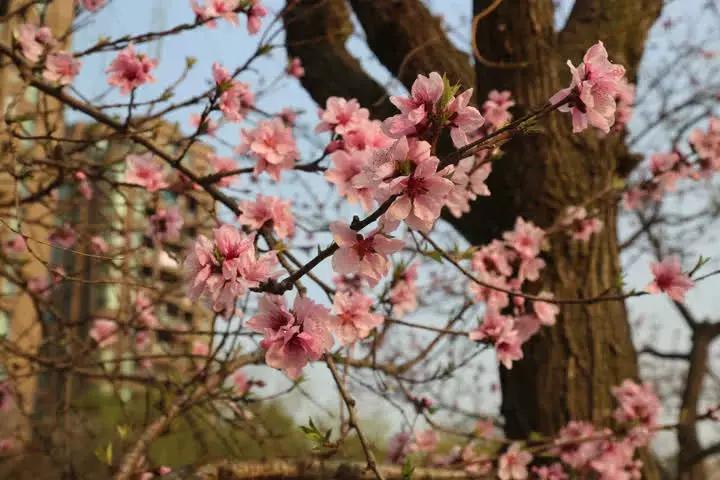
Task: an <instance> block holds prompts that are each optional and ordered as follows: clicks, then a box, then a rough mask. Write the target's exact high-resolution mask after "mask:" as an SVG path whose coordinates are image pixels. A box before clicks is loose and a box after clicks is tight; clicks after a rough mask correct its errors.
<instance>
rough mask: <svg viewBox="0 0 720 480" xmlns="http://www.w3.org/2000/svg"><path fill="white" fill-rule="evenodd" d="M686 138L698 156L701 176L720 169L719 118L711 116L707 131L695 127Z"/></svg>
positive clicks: (707, 175) (706, 175)
mask: <svg viewBox="0 0 720 480" xmlns="http://www.w3.org/2000/svg"><path fill="white" fill-rule="evenodd" d="M688 140H689V142H690V145H691V146H692V148H693V150H694V151H695V153H697V156H698V157H699V163H700V166H701V174H702V175H703V176H705V177H709V176H710V175H712V174H713V173H715V172H717V171H720V118H718V117H711V118H710V122H709V123H708V129H707V131H703V130H701V129H699V128H696V129H695V130H693V131H692V132H691V133H690V136H689V137H688Z"/></svg>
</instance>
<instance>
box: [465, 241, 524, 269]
mask: <svg viewBox="0 0 720 480" xmlns="http://www.w3.org/2000/svg"><path fill="white" fill-rule="evenodd" d="M515 256H516V255H515V252H514V251H512V250H510V249H509V248H507V247H506V246H505V244H504V243H503V242H502V241H500V240H493V241H492V242H490V243H489V244H488V245H485V246H484V247H481V248H480V249H479V250H477V251H476V252H475V253H473V257H472V267H473V270H475V271H477V272H483V273H489V274H492V275H498V276H502V277H509V276H510V275H512V273H513V269H512V266H511V263H512V262H513V261H514V259H515Z"/></svg>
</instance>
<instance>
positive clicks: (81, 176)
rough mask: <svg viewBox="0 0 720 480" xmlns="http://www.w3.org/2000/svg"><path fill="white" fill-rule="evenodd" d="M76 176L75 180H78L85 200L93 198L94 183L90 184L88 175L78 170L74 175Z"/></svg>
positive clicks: (78, 186) (78, 185) (79, 189)
mask: <svg viewBox="0 0 720 480" xmlns="http://www.w3.org/2000/svg"><path fill="white" fill-rule="evenodd" d="M73 176H74V177H75V180H77V182H78V183H77V188H78V191H79V192H80V195H82V196H83V198H85V200H92V197H93V189H92V185H90V182H89V181H88V179H87V175H86V174H85V172H83V171H82V170H78V171H77V172H75V174H74V175H73Z"/></svg>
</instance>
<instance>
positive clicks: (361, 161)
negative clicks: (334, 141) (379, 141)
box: [325, 150, 375, 211]
mask: <svg viewBox="0 0 720 480" xmlns="http://www.w3.org/2000/svg"><path fill="white" fill-rule="evenodd" d="M372 155H373V153H372V151H370V150H357V151H351V152H346V151H344V150H338V151H336V152H335V153H333V154H332V155H331V157H330V160H331V161H332V164H333V167H332V168H330V169H328V170H327V171H326V172H325V179H326V180H327V181H328V182H330V183H333V184H335V186H336V187H337V189H338V193H339V194H340V195H342V196H343V197H346V198H347V200H348V202H350V203H353V204H354V203H360V205H361V206H362V207H363V209H365V210H366V211H369V210H370V209H371V208H372V207H373V205H374V204H375V201H374V198H373V196H374V191H373V189H372V188H371V187H370V186H364V185H358V184H357V183H358V181H357V178H359V177H358V176H359V175H361V174H362V172H363V171H364V170H365V169H366V168H368V166H369V165H370V162H371V159H372Z"/></svg>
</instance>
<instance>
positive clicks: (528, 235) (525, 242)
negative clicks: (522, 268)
mask: <svg viewBox="0 0 720 480" xmlns="http://www.w3.org/2000/svg"><path fill="white" fill-rule="evenodd" d="M503 238H504V239H505V241H506V242H507V243H508V245H510V246H511V247H512V248H514V249H515V251H516V252H518V253H519V254H520V256H521V257H523V258H535V257H537V256H538V255H539V254H540V249H541V248H542V242H543V240H544V239H545V231H544V230H543V229H542V228H540V227H537V226H535V224H533V223H532V222H527V221H525V220H524V219H523V218H522V217H518V218H517V219H516V220H515V229H514V230H512V231H510V232H505V233H504V234H503Z"/></svg>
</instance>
